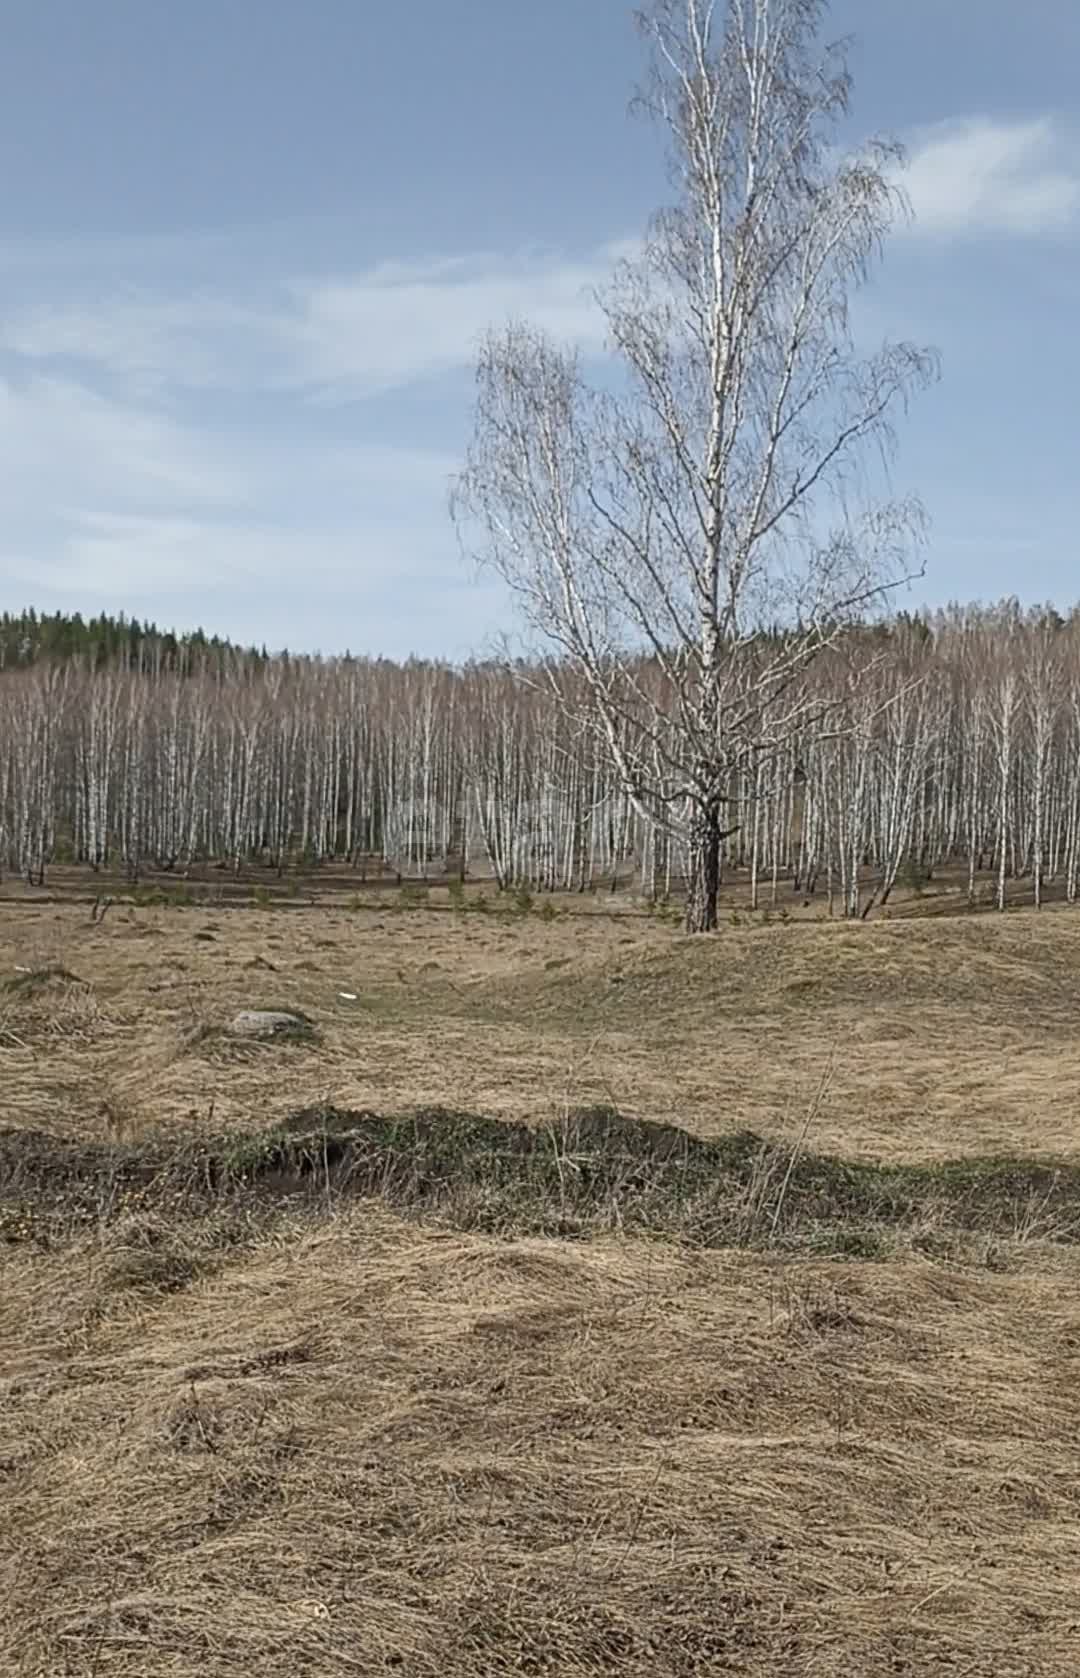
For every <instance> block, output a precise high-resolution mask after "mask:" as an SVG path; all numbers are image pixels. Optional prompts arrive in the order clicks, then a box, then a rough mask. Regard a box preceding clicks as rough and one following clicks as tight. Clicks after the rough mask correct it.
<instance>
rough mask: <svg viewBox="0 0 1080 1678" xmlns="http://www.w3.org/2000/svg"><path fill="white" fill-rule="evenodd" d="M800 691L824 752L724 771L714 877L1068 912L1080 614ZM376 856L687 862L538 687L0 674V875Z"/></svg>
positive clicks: (153, 665) (175, 669)
mask: <svg viewBox="0 0 1080 1678" xmlns="http://www.w3.org/2000/svg"><path fill="white" fill-rule="evenodd" d="M747 656H752V650H751V651H750V652H748V654H747ZM638 679H639V681H642V682H645V681H648V680H649V679H650V675H649V671H648V670H647V669H645V670H643V671H642V672H641V673H640V674H639V678H638ZM657 679H658V678H657ZM806 680H807V681H808V682H811V683H812V684H813V685H814V690H815V693H814V698H815V700H816V701H817V702H818V704H817V721H816V723H815V726H814V731H813V736H812V738H809V737H808V739H807V740H806V741H805V742H802V741H800V740H798V739H797V738H796V739H790V740H789V739H785V740H784V741H783V744H782V746H781V747H780V748H779V749H778V751H777V752H776V753H774V754H773V755H772V756H768V755H764V754H763V755H760V756H759V757H758V758H757V759H756V760H754V761H733V762H732V765H731V774H730V784H729V788H728V804H729V810H730V812H731V816H732V825H733V826H736V827H737V831H736V832H735V833H734V834H733V835H732V836H731V837H730V838H729V839H728V840H727V843H726V850H725V858H724V864H725V868H726V869H727V870H728V871H729V873H730V870H731V869H732V868H738V869H741V870H746V871H747V874H746V875H745V876H744V878H747V877H748V879H749V882H750V889H751V892H752V896H753V901H754V902H755V903H756V904H761V905H768V904H770V903H774V902H777V901H781V900H783V899H782V894H783V893H785V892H786V893H788V894H790V893H791V892H792V891H795V892H798V893H800V894H802V896H803V897H804V898H805V897H808V896H813V895H815V894H818V895H819V896H824V895H825V894H826V893H828V896H829V899H830V902H832V903H833V904H834V906H835V911H836V912H837V913H838V914H845V915H849V916H858V915H862V914H866V913H867V912H869V911H870V910H871V909H872V908H873V907H875V906H880V905H881V904H883V903H885V902H886V901H887V900H888V898H889V895H890V893H891V892H892V891H893V889H894V888H895V887H896V886H897V885H898V884H899V885H910V884H913V883H916V882H918V881H922V880H925V879H926V878H927V877H928V876H930V875H932V874H933V872H934V871H935V870H939V871H940V870H943V869H946V868H949V869H952V870H953V871H960V878H961V879H962V880H965V881H966V885H967V890H968V893H969V896H970V898H971V900H972V901H973V902H976V901H978V902H996V903H997V904H999V905H1000V906H1004V904H1005V902H1006V898H1007V893H1008V892H1009V886H1008V882H1010V881H1014V882H1015V881H1017V880H1023V881H1025V882H1026V884H1025V888H1024V890H1025V895H1029V898H1030V900H1031V901H1033V902H1034V903H1036V904H1038V903H1039V902H1040V901H1041V900H1042V899H1043V896H1044V894H1045V893H1046V892H1047V890H1048V889H1050V888H1053V889H1054V890H1055V891H1056V893H1057V894H1058V895H1064V896H1066V897H1067V898H1068V899H1069V900H1070V901H1072V900H1075V898H1076V896H1077V891H1078V883H1080V614H1074V615H1073V616H1071V617H1070V618H1069V619H1068V620H1063V619H1062V618H1060V617H1059V616H1057V614H1055V613H1054V612H1052V611H1049V610H1039V611H1029V612H1022V611H1021V610H1020V609H1019V608H1018V607H1017V606H1016V605H1015V604H1014V603H1006V604H1004V605H1001V606H997V607H994V608H979V609H962V608H958V607H955V608H951V609H949V610H947V611H943V612H940V613H938V614H935V615H932V616H930V617H927V618H921V617H907V616H901V617H900V618H898V619H897V620H895V621H894V622H893V623H891V624H890V625H889V626H888V627H887V628H878V629H875V630H866V631H864V632H860V633H859V634H858V635H857V636H849V637H848V638H847V639H846V640H845V641H844V642H842V643H841V644H839V645H838V646H837V647H836V648H834V649H832V650H831V651H830V653H829V654H828V656H827V657H825V658H823V659H821V660H820V661H819V662H818V663H817V664H815V665H814V666H813V668H812V670H811V671H809V672H808V673H807V677H806ZM671 796H672V797H673V798H677V797H678V796H679V789H678V787H677V786H672V788H671ZM371 859H377V860H378V861H379V862H383V863H386V864H388V865H389V866H390V868H391V869H394V870H396V871H398V872H399V873H400V874H401V875H402V876H403V877H417V876H420V877H423V876H428V877H431V878H436V877H439V876H441V875H443V874H444V873H446V872H452V873H454V874H458V873H461V874H464V873H466V872H467V873H469V874H481V875H485V876H491V877H493V878H494V880H495V881H496V882H497V883H498V885H499V886H502V887H511V886H517V885H523V884H524V885H528V886H529V887H530V888H531V889H534V890H575V889H589V888H590V887H593V888H595V887H598V886H600V885H601V884H606V883H609V882H610V881H611V880H613V879H618V880H619V881H620V883H621V884H623V885H625V886H626V887H627V889H636V890H638V891H640V892H642V893H645V894H647V895H652V896H656V897H663V896H665V895H667V894H669V893H672V892H677V891H678V890H679V889H680V887H681V885H682V882H683V877H684V868H685V859H684V858H683V857H681V856H679V855H678V854H672V847H671V846H670V845H669V844H667V843H666V842H665V841H664V838H663V835H662V834H660V833H657V832H656V831H654V830H651V829H650V828H648V827H646V826H645V825H644V824H643V823H642V821H641V818H640V817H639V816H638V815H637V814H636V813H635V811H634V808H633V806H632V803H631V800H630V798H629V797H628V796H627V792H626V789H625V788H622V787H620V785H619V783H618V780H617V777H616V775H615V773H614V770H613V768H612V762H611V758H610V755H609V754H608V753H607V752H606V751H605V750H604V747H603V743H602V740H601V738H600V736H599V734H593V733H592V732H590V731H589V730H588V729H587V728H583V727H582V726H581V724H580V721H579V722H578V723H576V724H574V725H570V724H569V723H568V722H567V721H566V720H565V717H564V713H563V712H562V711H561V709H560V707H559V704H558V701H557V699H556V697H555V691H554V689H553V687H552V685H550V684H549V683H547V682H546V681H545V677H544V672H543V670H542V669H538V668H531V667H528V666H518V667H508V666H504V665H498V664H490V663H489V664H472V665H466V666H464V667H450V666H446V665H440V664H437V663H426V662H410V663H406V664H394V663H390V662H386V661H382V660H379V661H371V660H363V659H354V658H345V659H332V660H321V659H304V658H276V659H275V658H271V659H268V660H265V661H264V660H262V659H256V658H252V657H250V656H247V655H244V654H240V653H235V654H230V656H229V657H227V658H224V659H223V658H222V657H220V656H215V657H214V658H213V659H211V658H209V657H208V656H203V655H202V654H200V652H199V650H198V649H197V648H196V649H189V650H188V651H187V652H186V653H185V656H184V657H183V658H182V659H165V658H163V657H162V656H161V652H160V647H155V646H148V647H146V648H143V649H141V650H139V651H138V653H137V654H135V655H132V656H127V657H121V658H117V659H113V660H111V661H109V662H106V663H104V664H102V663H101V661H100V660H99V659H97V658H93V657H89V656H84V655H82V654H76V655H75V656H73V657H70V658H67V659H62V660H57V659H54V658H43V659H40V660H38V661H37V662H35V663H33V664H31V665H29V666H28V667H25V668H18V669H8V670H5V671H3V672H0V860H2V861H3V864H4V866H5V867H6V868H7V869H8V870H11V871H18V872H19V873H20V874H22V875H23V876H25V877H26V878H27V879H28V880H29V881H30V882H32V883H43V882H45V880H46V878H47V873H48V869H49V866H50V864H55V863H60V862H64V863H68V864H70V863H81V864H84V865H86V866H87V867H88V868H92V869H99V870H100V869H124V870H126V872H127V874H128V876H129V877H130V878H132V879H137V878H138V876H139V874H140V871H145V870H147V869H148V868H171V869H175V870H177V871H178V872H182V871H183V870H184V868H185V867H188V866H189V865H191V864H193V863H196V862H216V863H219V864H221V865H223V866H226V867H233V868H237V869H239V868H241V867H247V866H251V865H262V866H265V867H266V868H268V869H277V870H279V871H281V872H284V871H286V870H296V869H299V868H315V867H318V866H319V865H326V864H330V863H335V862H336V863H337V864H338V865H339V866H340V865H350V864H351V865H354V866H357V867H360V866H361V865H363V864H364V863H366V862H368V861H370V860H371ZM1011 895H1012V894H1011Z"/></svg>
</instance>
